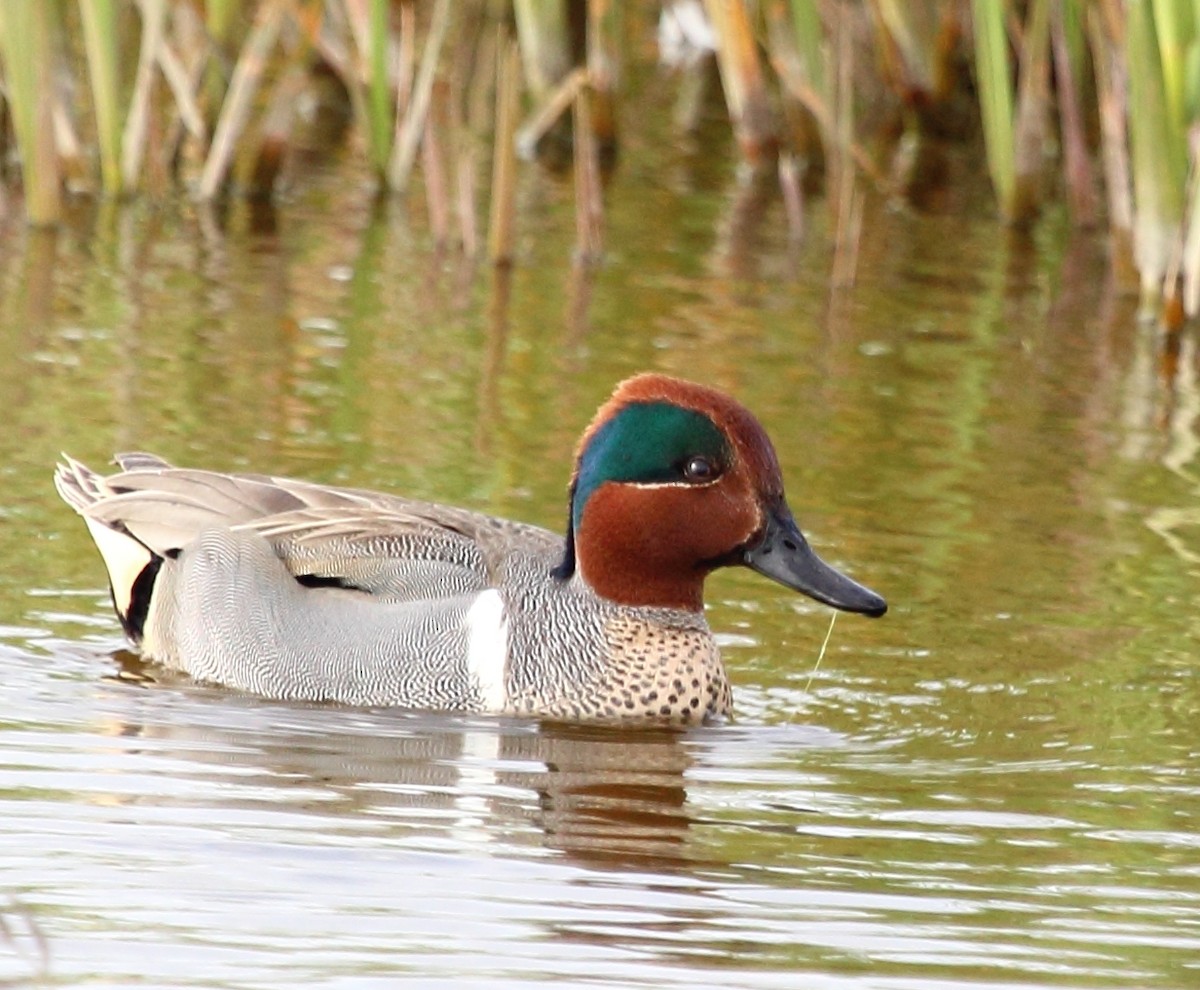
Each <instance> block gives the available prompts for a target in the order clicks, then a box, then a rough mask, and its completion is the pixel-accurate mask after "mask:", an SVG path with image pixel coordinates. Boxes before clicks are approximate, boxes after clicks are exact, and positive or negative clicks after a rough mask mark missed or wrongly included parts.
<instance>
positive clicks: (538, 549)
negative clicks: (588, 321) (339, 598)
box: [56, 452, 562, 602]
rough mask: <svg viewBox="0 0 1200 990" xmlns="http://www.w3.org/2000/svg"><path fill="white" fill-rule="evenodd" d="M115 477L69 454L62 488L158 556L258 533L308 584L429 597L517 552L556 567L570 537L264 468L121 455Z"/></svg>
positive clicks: (450, 591)
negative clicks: (221, 467)
mask: <svg viewBox="0 0 1200 990" xmlns="http://www.w3.org/2000/svg"><path fill="white" fill-rule="evenodd" d="M116 460H117V464H118V465H119V466H120V467H121V468H122V470H121V471H120V472H119V473H117V474H113V475H110V476H107V477H102V476H100V475H98V474H96V473H95V472H93V471H91V470H90V469H89V468H87V467H86V466H85V465H83V464H80V463H79V462H78V461H74V460H72V459H71V458H66V461H65V463H64V464H63V465H61V466H60V468H59V472H58V475H57V476H56V480H57V484H58V488H59V491H60V493H61V494H62V495H63V497H64V499H66V501H67V502H68V503H69V504H71V505H72V506H73V507H74V508H76V510H77V511H79V512H80V513H81V514H83V515H84V516H85V518H87V519H89V520H92V521H94V522H96V523H99V524H101V525H103V526H105V527H107V528H109V529H112V530H116V531H118V532H121V533H124V534H126V535H128V536H130V537H132V538H133V539H134V540H136V541H137V542H138V543H140V544H141V545H142V546H144V547H146V548H147V549H148V550H150V551H151V552H152V553H154V554H156V555H157V556H159V557H170V556H174V555H175V554H176V553H177V552H178V551H179V550H180V549H182V548H183V547H186V546H187V545H188V544H190V543H192V542H193V541H194V540H195V539H196V538H197V537H198V536H199V535H200V534H201V533H202V532H204V531H205V530H207V529H212V528H227V529H230V530H233V531H251V532H254V533H257V534H259V535H260V536H262V537H263V538H264V539H266V540H267V541H268V543H270V544H271V546H272V548H273V549H274V551H275V553H276V554H277V555H278V557H279V558H280V560H281V561H282V562H283V563H284V566H285V567H286V568H287V570H288V571H289V572H290V573H291V574H292V576H293V577H295V578H296V579H297V580H298V581H299V582H300V583H301V584H305V585H308V586H310V587H318V586H329V587H341V588H347V589H353V590H357V591H363V592H368V593H370V594H372V595H376V596H379V597H382V598H384V599H386V600H389V601H397V602H403V601H431V600H435V599H438V598H445V597H451V596H458V595H462V594H464V593H468V592H472V591H482V590H484V589H486V588H489V587H494V586H495V585H496V584H497V583H498V581H499V578H500V576H501V574H502V572H503V570H504V567H505V563H506V560H507V558H508V556H509V554H511V553H512V552H514V551H516V552H522V553H524V554H534V555H537V556H545V558H546V560H547V562H548V564H549V565H550V566H553V563H554V558H555V556H556V555H557V554H558V553H560V552H561V547H562V540H561V537H557V536H555V535H554V534H553V533H550V532H549V531H547V530H544V529H541V528H539V527H536V526H531V525H527V524H523V523H516V522H510V521H508V520H502V519H497V518H495V517H492V516H488V515H485V514H483V513H479V512H472V511H470V510H467V509H460V508H456V507H452V506H444V505H437V504H434V503H430V502H421V501H418V500H415V499H407V498H403V497H400V496H395V495H388V494H384V493H381V492H372V491H365V490H361V489H351V488H337V487H331V486H325V485H317V484H313V483H310V482H304V481H297V480H294V479H290V478H279V477H273V476H269V475H260V474H224V473H220V472H215V471H203V470H195V469H190V468H176V467H173V466H171V465H170V464H169V463H167V462H166V461H164V460H162V459H161V458H159V457H156V456H155V455H153V454H146V453H140V452H139V453H129V454H118V455H117V458H116Z"/></svg>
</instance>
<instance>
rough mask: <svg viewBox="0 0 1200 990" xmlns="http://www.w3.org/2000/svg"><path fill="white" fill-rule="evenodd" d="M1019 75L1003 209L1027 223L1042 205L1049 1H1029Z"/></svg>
mask: <svg viewBox="0 0 1200 990" xmlns="http://www.w3.org/2000/svg"><path fill="white" fill-rule="evenodd" d="M1018 76H1019V78H1020V85H1019V88H1018V92H1017V109H1016V116H1015V119H1014V120H1013V168H1014V184H1013V190H1012V197H1013V198H1012V202H1010V203H1009V205H1008V209H1007V211H1006V212H1007V214H1008V217H1009V219H1010V220H1012V221H1013V222H1015V223H1029V222H1031V221H1032V220H1034V219H1035V218H1036V216H1037V214H1038V211H1039V210H1040V209H1041V205H1042V173H1043V171H1044V169H1045V159H1046V131H1047V126H1048V124H1049V106H1050V0H1031V2H1030V4H1029V8H1028V19H1027V20H1026V22H1025V31H1024V34H1023V36H1022V39H1021V52H1020V66H1019V70H1018Z"/></svg>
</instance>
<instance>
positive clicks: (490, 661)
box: [467, 588, 508, 712]
mask: <svg viewBox="0 0 1200 990" xmlns="http://www.w3.org/2000/svg"><path fill="white" fill-rule="evenodd" d="M467 669H468V670H469V671H470V672H471V676H472V677H474V678H475V682H476V683H477V684H478V685H479V694H480V696H481V697H482V698H483V707H484V708H485V709H486V710H487V711H490V712H500V711H503V710H504V709H505V708H506V707H507V706H508V689H507V688H506V687H505V685H504V675H505V672H506V670H507V669H508V617H507V616H506V615H505V614H504V599H503V598H501V597H500V592H499V591H497V590H496V589H495V588H489V589H488V590H487V591H482V592H480V594H479V597H478V598H476V599H475V604H474V605H472V606H471V608H470V609H469V610H468V611H467Z"/></svg>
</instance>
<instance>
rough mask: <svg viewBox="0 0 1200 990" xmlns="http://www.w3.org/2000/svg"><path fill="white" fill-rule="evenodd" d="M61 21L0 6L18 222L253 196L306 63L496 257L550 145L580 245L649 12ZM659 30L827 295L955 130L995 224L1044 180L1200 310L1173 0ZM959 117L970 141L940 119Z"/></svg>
mask: <svg viewBox="0 0 1200 990" xmlns="http://www.w3.org/2000/svg"><path fill="white" fill-rule="evenodd" d="M75 3H77V5H78V17H71V16H66V17H62V18H61V23H60V14H61V12H62V11H63V10H64V9H67V10H69V8H68V7H66V6H65V2H64V0H59V2H55V3H47V2H41V0H4V2H2V3H0V72H2V74H3V87H2V89H0V92H2V93H3V95H4V100H5V103H6V104H7V107H6V110H7V113H6V114H5V115H3V116H0V121H3V122H4V124H3V126H7V127H8V128H9V131H8V132H7V133H5V134H4V135H3V138H4V142H5V147H8V148H11V147H14V146H15V149H16V152H17V156H18V157H19V161H20V166H21V183H22V186H23V188H24V192H25V195H24V207H25V213H26V216H27V217H28V219H29V221H30V222H31V223H36V224H47V223H49V224H52V223H54V222H55V221H56V220H57V219H58V217H59V216H60V214H61V210H62V208H63V203H62V197H63V192H62V189H63V185H64V175H69V176H70V178H71V180H72V181H71V185H72V187H73V188H75V187H79V188H83V189H94V188H99V189H101V190H103V192H104V193H105V194H106V195H109V196H112V197H116V196H124V195H129V194H131V193H134V192H139V191H140V192H142V194H144V195H153V194H157V193H158V192H159V191H160V190H161V189H165V188H167V187H169V186H170V185H171V184H172V183H174V184H176V185H177V186H180V185H185V184H188V183H190V185H187V186H186V187H187V188H188V189H189V190H190V191H192V192H194V193H195V194H196V195H198V196H199V197H200V198H201V199H210V198H213V197H215V196H216V195H218V194H219V193H221V192H222V191H224V190H225V189H226V188H228V183H227V178H228V176H229V175H230V173H231V172H232V171H233V170H234V166H235V164H236V163H238V162H239V161H240V162H241V163H242V164H246V165H250V164H253V172H252V180H251V181H250V182H249V183H247V184H246V185H245V186H244V187H243V188H244V189H245V190H246V191H248V192H249V193H251V194H254V195H270V194H271V192H272V190H273V188H274V186H275V184H276V183H277V181H278V176H279V175H280V174H281V173H282V166H283V164H284V162H285V161H286V160H287V157H288V154H289V151H290V149H291V146H292V142H293V140H294V138H293V132H294V130H295V129H296V119H297V114H296V112H295V108H296V107H297V106H298V105H300V104H301V102H302V98H303V97H304V93H305V88H306V87H310V88H314V89H315V88H316V87H317V85H318V77H319V76H320V75H321V74H322V73H326V74H327V70H332V72H333V74H334V75H336V77H337V78H338V79H339V80H340V82H341V84H342V87H344V92H345V94H348V97H349V109H350V113H351V116H352V121H353V127H354V131H353V132H354V133H355V134H356V136H357V140H358V141H359V143H360V144H361V146H362V147H363V148H364V149H365V151H364V162H365V165H366V167H367V168H368V169H369V170H370V171H371V172H373V173H374V175H375V176H376V177H377V179H378V180H379V185H380V187H381V188H382V189H384V190H385V191H389V192H395V193H400V192H403V191H405V190H407V189H409V188H410V186H411V185H412V182H411V178H412V176H413V174H414V173H415V172H417V171H418V170H420V171H423V172H424V173H425V180H426V181H425V184H424V187H423V188H424V192H425V195H426V198H427V201H428V204H429V209H430V215H431V217H433V218H434V226H435V227H436V237H437V239H438V240H448V239H449V237H450V225H451V223H452V214H456V215H457V218H458V226H459V228H460V231H461V236H459V237H457V241H458V242H459V243H460V244H461V246H462V249H463V250H464V251H465V252H467V253H474V252H476V251H478V250H481V249H482V242H483V233H482V231H481V230H480V229H479V228H480V227H481V226H482V225H481V224H479V223H477V220H476V211H477V208H479V207H481V206H482V207H484V208H486V209H488V210H489V212H490V219H489V230H488V233H487V245H488V247H487V250H488V252H489V255H490V256H491V257H492V259H493V260H495V261H497V262H500V263H504V262H506V261H508V260H511V258H512V256H513V250H514V239H513V230H514V219H515V189H516V185H517V180H518V175H519V172H518V168H519V166H518V156H517V155H514V149H516V150H517V151H518V152H519V153H520V157H532V155H533V152H534V151H535V149H537V148H540V147H543V146H546V147H549V146H550V145H549V143H543V142H542V139H543V138H544V137H545V136H546V135H547V134H548V133H550V132H553V133H554V134H555V136H556V139H557V138H559V137H561V138H562V144H561V145H560V142H559V141H558V140H556V141H555V142H554V145H553V146H554V147H560V146H563V145H565V144H566V142H568V141H571V142H573V143H574V148H573V149H572V154H573V158H574V165H575V171H574V174H575V179H576V207H577V217H578V225H579V227H578V230H579V245H580V255H581V256H584V257H594V256H595V255H596V254H598V252H599V250H600V243H601V236H602V232H603V223H602V219H603V218H602V212H601V210H602V204H603V197H602V196H601V195H600V190H601V180H602V175H601V172H600V168H599V165H601V164H603V163H606V162H608V161H610V160H612V158H613V154H612V153H613V152H614V150H615V148H616V142H617V139H618V133H617V122H618V120H619V119H620V117H621V110H622V109H623V107H622V103H623V101H627V100H628V99H629V96H628V94H627V93H626V92H624V89H625V79H624V77H625V76H626V75H627V74H628V73H627V72H626V71H625V67H624V66H623V65H622V59H623V58H625V57H627V56H626V55H625V54H624V53H626V52H628V51H631V50H632V51H637V50H639V48H638V47H637V46H636V45H630V44H629V42H630V41H636V40H638V39H643V40H648V39H649V38H650V37H651V36H652V30H653V28H652V23H653V21H654V20H655V19H656V18H658V17H661V16H663V15H664V8H663V6H662V4H661V2H660V0H654V2H650V0H646V2H643V3H621V2H619V0H459V2H454V3H452V2H451V0H400V2H398V0H255V2H254V3H249V4H246V3H236V2H234V0H205V2H204V3H203V4H198V3H184V2H172V0H135V3H134V4H133V5H132V7H133V9H135V10H136V12H137V16H136V17H135V16H130V15H127V14H125V13H124V7H123V6H122V5H121V4H120V3H118V2H117V0H75ZM668 13H669V16H671V17H675V18H676V19H677V22H678V24H679V25H680V27H679V30H680V31H682V33H683V34H685V35H687V38H686V39H685V42H686V43H685V44H684V46H683V47H684V49H685V54H684V56H683V58H682V59H681V62H682V64H684V65H685V66H686V68H685V70H684V72H682V73H681V74H680V81H679V83H678V86H679V88H680V90H685V89H686V90H687V91H688V93H690V94H691V95H690V96H689V97H687V98H686V99H685V98H683V97H681V99H680V104H684V103H686V104H687V106H688V107H689V108H690V109H691V111H692V113H690V115H689V116H690V119H693V120H696V119H699V118H698V116H697V115H698V113H699V111H700V110H701V109H702V108H703V107H704V104H703V103H702V101H700V100H699V99H692V98H691V97H695V96H697V95H698V94H702V92H703V86H704V82H705V79H706V78H707V77H708V75H709V72H708V68H707V67H708V66H711V65H713V64H714V63H715V67H716V70H717V72H718V73H719V76H720V80H721V85H722V89H723V93H724V97H725V108H724V113H725V114H726V116H727V118H728V120H729V122H730V124H731V125H732V131H733V136H734V139H735V141H736V145H737V147H738V149H739V151H740V154H741V157H742V159H743V160H744V161H745V162H748V163H751V164H753V165H754V166H755V170H756V171H757V172H759V173H761V174H762V175H765V176H766V177H767V178H768V179H770V178H776V179H777V180H778V183H779V186H780V189H781V190H782V197H783V201H784V210H783V215H784V216H785V217H786V223H787V226H788V232H789V234H790V235H791V236H792V237H793V238H799V237H800V236H801V234H802V232H803V230H804V224H805V212H806V211H807V210H808V209H809V204H810V203H811V202H812V201H813V198H814V197H813V194H814V193H819V192H820V189H821V185H822V182H824V183H826V184H827V186H828V190H827V193H828V199H829V202H830V204H831V214H832V216H833V218H834V221H835V225H836V228H837V236H836V240H837V245H838V248H837V251H836V252H835V260H836V263H835V264H834V265H833V266H832V268H833V278H834V280H835V281H837V282H840V283H843V284H849V283H850V282H851V281H852V280H853V272H854V264H855V262H854V259H855V247H856V239H857V233H856V232H857V227H858V223H859V218H861V214H862V207H863V198H864V196H866V195H868V194H870V193H871V191H872V190H873V191H874V193H875V194H876V195H882V196H886V197H898V196H902V195H914V188H913V185H912V184H910V183H908V182H907V181H905V180H904V177H903V175H902V171H903V168H904V165H905V162H906V161H908V162H912V161H919V160H920V158H919V157H918V156H915V155H911V154H909V152H908V151H907V149H909V148H911V147H912V146H913V145H914V144H924V143H926V142H928V143H929V144H931V145H933V144H936V143H937V142H940V141H946V140H953V141H960V142H964V141H965V142H975V143H974V144H970V143H968V145H967V148H968V154H978V155H980V156H981V158H985V159H986V164H987V171H988V174H989V175H990V177H991V181H992V185H993V189H994V192H995V198H996V203H997V206H998V212H999V214H1000V216H1001V217H1002V218H1004V219H1005V220H1006V221H1007V222H1011V223H1030V222H1032V221H1033V220H1034V219H1035V217H1036V216H1037V215H1038V213H1039V210H1040V209H1041V207H1042V205H1043V203H1044V202H1045V201H1046V199H1047V198H1048V197H1051V196H1054V195H1058V194H1060V193H1059V191H1058V190H1059V189H1061V190H1064V191H1065V196H1066V199H1067V202H1068V204H1069V208H1070V213H1071V217H1072V220H1073V222H1075V223H1077V224H1080V225H1088V224H1092V223H1095V222H1096V220H1097V218H1098V216H1099V215H1100V210H1099V209H1098V207H1097V201H1098V199H1099V198H1100V196H1103V198H1104V200H1105V201H1106V203H1107V209H1106V210H1104V211H1103V214H1104V216H1105V218H1106V220H1107V223H1108V226H1109V230H1110V232H1111V234H1112V235H1113V240H1114V243H1115V244H1117V245H1118V250H1117V251H1115V252H1114V254H1113V256H1114V258H1117V259H1120V258H1122V257H1124V256H1125V255H1126V254H1128V256H1129V257H1130V258H1131V259H1132V263H1133V264H1135V265H1136V269H1137V273H1138V275H1137V280H1138V282H1139V283H1140V286H1141V293H1142V297H1143V300H1144V302H1145V304H1146V308H1147V312H1159V313H1160V314H1161V313H1162V312H1163V311H1162V310H1155V309H1154V307H1158V306H1160V305H1161V304H1162V302H1163V301H1164V300H1165V301H1166V302H1167V303H1168V304H1172V302H1173V301H1175V302H1178V300H1180V299H1182V308H1183V310H1185V311H1186V312H1187V314H1189V315H1191V314H1195V313H1196V312H1197V310H1198V309H1200V178H1197V176H1200V158H1198V156H1197V154H1196V153H1195V152H1193V151H1192V149H1191V147H1190V144H1189V134H1190V132H1191V131H1192V130H1193V129H1195V127H1196V125H1197V123H1200V74H1198V73H1197V72H1196V70H1195V66H1196V64H1198V62H1200V54H1198V53H1200V6H1197V3H1196V0H1023V2H1021V3H1018V2H1016V0H913V2H911V3H910V2H900V0H866V2H864V3H860V4H847V3H831V2H829V0H676V2H675V4H674V6H672V7H671V8H670V9H669V12H668ZM510 24H511V25H514V26H515V29H516V39H515V40H514V41H510V40H508V34H507V32H508V31H509V29H510ZM968 25H970V26H971V30H972V31H973V34H969V35H968V36H967V37H966V38H965V39H964V38H963V33H964V32H965V31H966V30H967V26H968ZM74 31H78V32H79V33H80V35H81V37H80V38H75V37H72V36H71V32H74ZM499 38H502V39H504V40H503V41H498V40H497V39H499ZM79 52H82V53H83V57H82V58H81V57H80V56H79V55H78V54H77V53H79ZM76 62H78V64H76ZM317 62H319V64H320V68H319V70H318V71H316V72H314V70H313V68H312V66H313V64H314V63H317ZM964 63H969V71H966V72H964V71H963V68H962V66H963V65H964ZM127 66H128V67H129V68H126V67H127ZM972 81H973V84H972ZM339 92H341V91H340V90H339ZM73 100H75V101H77V102H78V104H79V105H77V106H76V105H72V101H73ZM709 105H710V106H711V104H709ZM964 108H965V116H966V117H967V118H969V119H968V124H970V123H973V122H974V121H975V120H978V121H980V122H981V123H982V130H981V133H982V141H981V142H980V141H978V139H977V138H976V137H974V136H965V137H964V135H971V131H972V128H971V127H970V126H965V127H964V126H960V125H959V124H958V123H955V122H954V118H955V115H956V114H957V115H959V116H963V112H964ZM92 118H94V120H95V128H94V133H89V129H88V128H87V127H86V126H83V127H81V126H79V121H81V120H89V119H92ZM629 119H630V122H631V126H633V127H643V126H645V124H644V122H643V120H641V119H639V115H637V114H636V113H633V114H630V115H629ZM572 120H573V121H574V127H573V128H572V127H571V122H572ZM1092 122H1095V123H1097V124H1098V125H1099V126H1098V133H1097V134H1093V133H1092V132H1093V130H1095V129H1096V128H1095V127H1094V125H1093V123H1092ZM950 124H953V126H949V125H950ZM693 133H697V134H698V133H700V132H698V131H693ZM705 133H706V135H707V136H705V137H704V138H703V140H714V138H713V137H712V136H711V135H712V134H713V133H715V132H705ZM913 138H916V139H917V141H916V142H914V141H913V140H911V139H913ZM715 139H716V140H719V138H715ZM89 141H91V142H92V144H91V146H89V145H88V142H89ZM489 155H490V157H491V161H492V170H491V175H490V179H489V178H488V176H487V174H486V169H485V168H483V167H482V163H483V162H484V161H486V160H487V159H488V156H489ZM906 156H907V157H906ZM566 160H567V159H566V158H565V157H564V158H563V159H562V160H561V161H562V162H563V163H565V162H566ZM1050 165H1053V166H1054V167H1057V168H1059V169H1061V175H1062V177H1063V181H1062V182H1061V183H1059V184H1057V186H1056V185H1055V184H1053V183H1047V182H1044V181H1043V179H1044V173H1045V172H1046V171H1047V168H1048V166H1050ZM910 167H911V166H910ZM80 168H82V169H83V171H84V173H85V174H84V175H83V181H82V182H76V181H75V179H76V170H77V169H80ZM89 170H90V171H89ZM246 171H247V170H243V174H245V172H246ZM91 173H94V174H91ZM147 176H154V177H155V180H156V181H155V182H153V183H151V184H150V185H151V188H150V189H149V190H146V188H145V187H146V186H147V182H146V179H147ZM768 185H769V183H768ZM485 204H486V206H485ZM1125 243H1129V244H1130V245H1131V247H1130V249H1129V250H1128V252H1126V251H1124V250H1123V249H1121V245H1123V244H1125ZM1181 290H1182V291H1181ZM1171 312H1173V311H1171Z"/></svg>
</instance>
